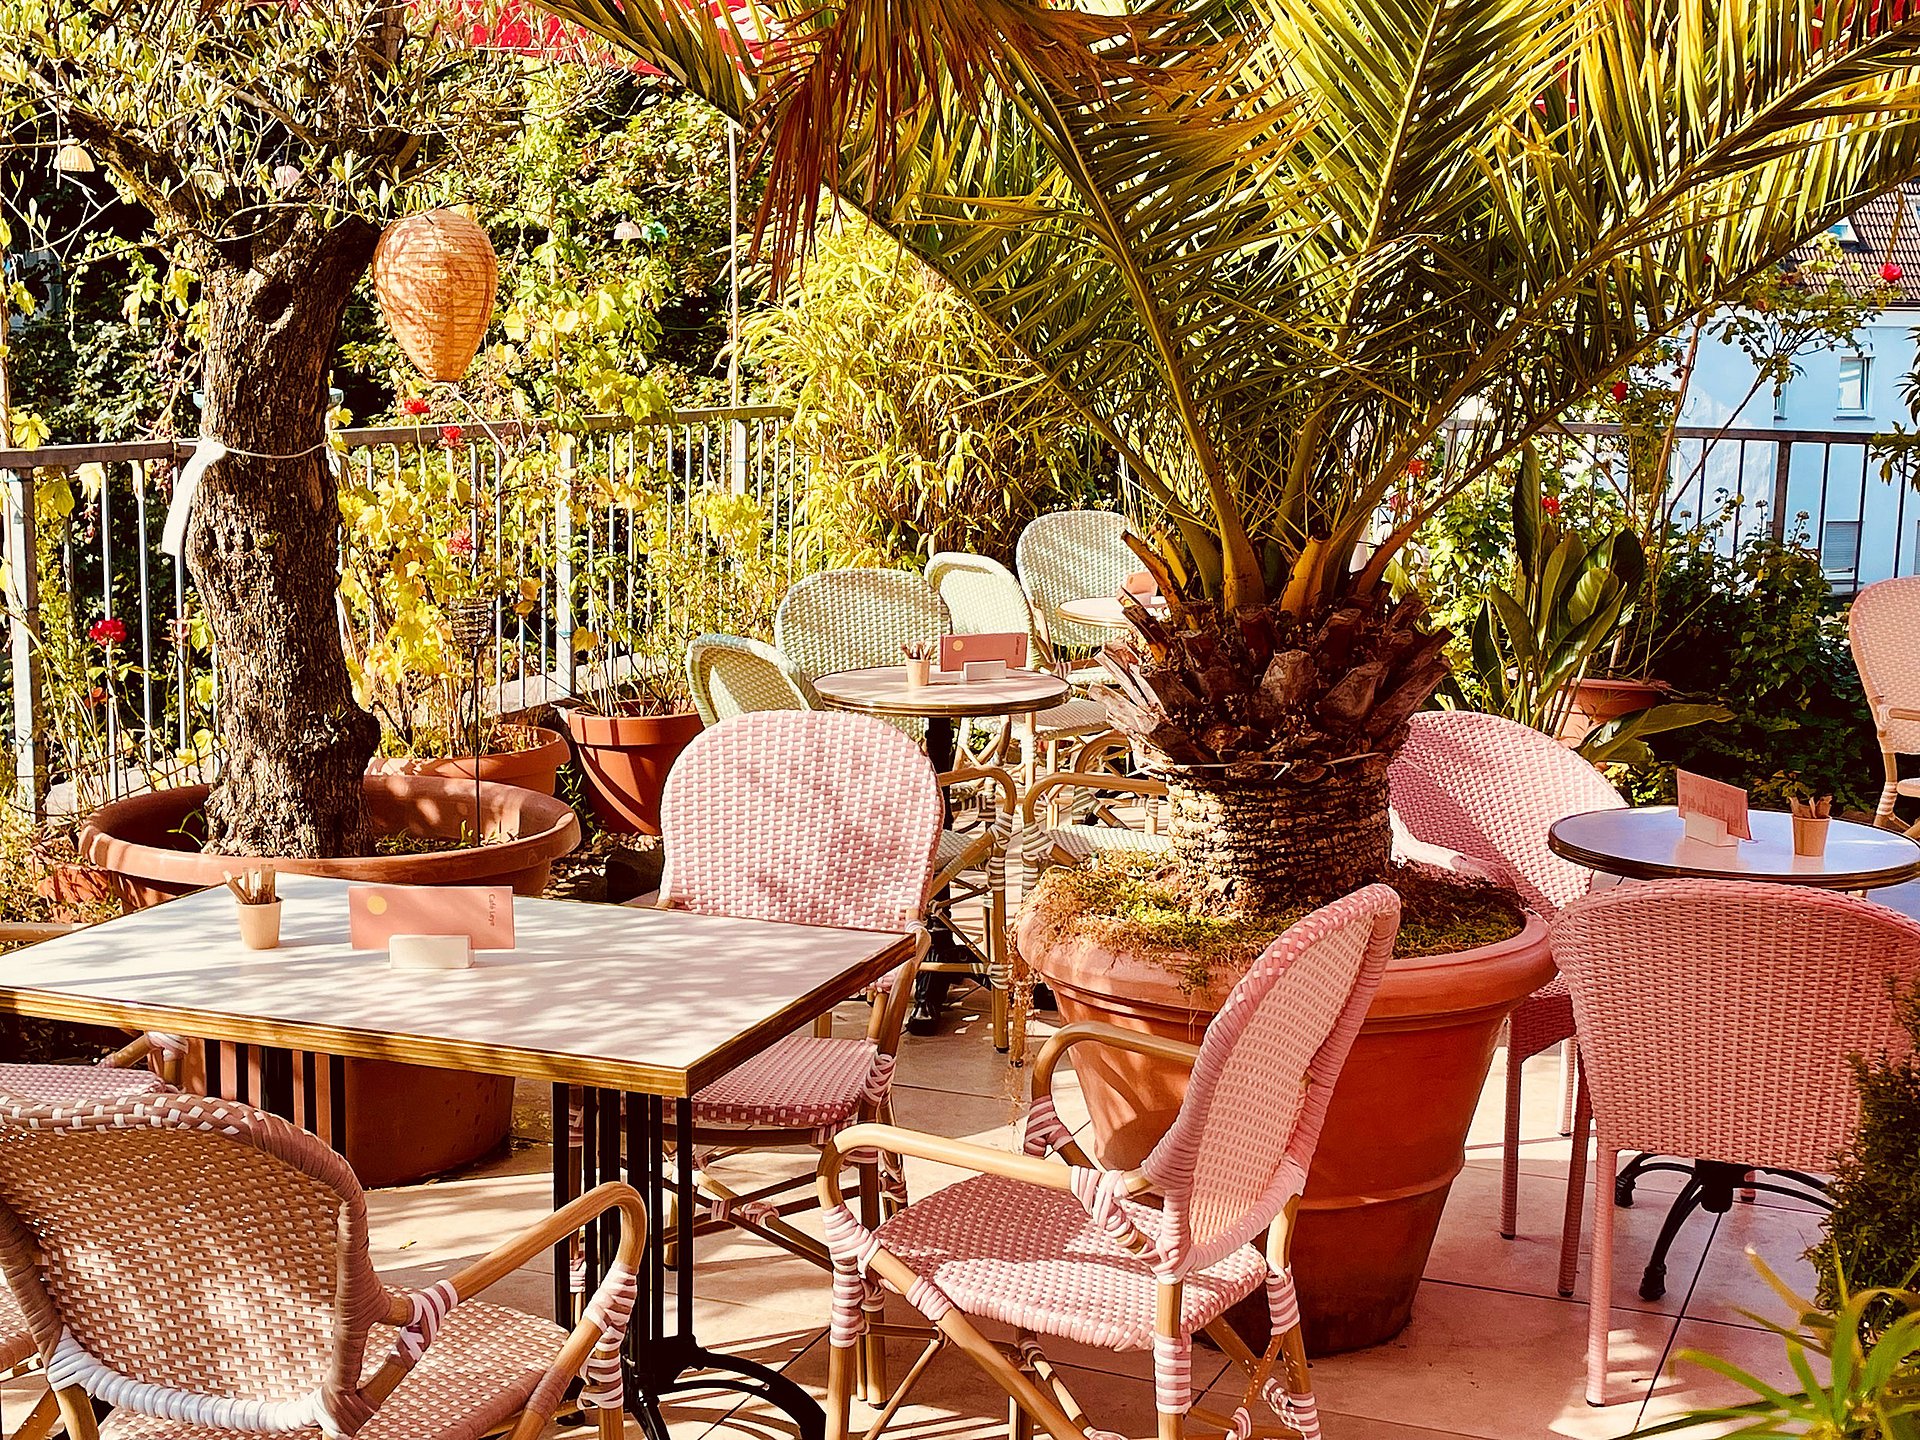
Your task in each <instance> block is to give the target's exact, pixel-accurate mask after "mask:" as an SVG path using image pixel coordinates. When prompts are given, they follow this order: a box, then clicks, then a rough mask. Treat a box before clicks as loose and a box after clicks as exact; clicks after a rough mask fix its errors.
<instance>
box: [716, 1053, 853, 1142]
mask: <svg viewBox="0 0 1920 1440" xmlns="http://www.w3.org/2000/svg"><path fill="white" fill-rule="evenodd" d="M887 1068H888V1069H891V1066H889V1067H887ZM880 1071H881V1065H880V1047H879V1046H878V1045H876V1044H874V1043H873V1041H871V1040H868V1039H865V1038H854V1037H850V1036H834V1037H831V1038H822V1037H819V1036H814V1035H789V1036H787V1038H786V1039H784V1040H782V1041H780V1043H779V1044H777V1045H775V1046H773V1047H772V1048H771V1049H767V1050H763V1051H761V1052H760V1053H759V1054H758V1055H756V1056H754V1057H753V1058H752V1059H751V1060H748V1061H747V1062H745V1063H744V1064H742V1065H740V1066H738V1067H737V1068H735V1069H733V1070H730V1071H728V1072H727V1073H726V1074H725V1075H723V1076H721V1077H720V1078H719V1079H718V1080H716V1081H714V1082H713V1084H711V1085H709V1086H707V1088H706V1089H704V1090H702V1091H701V1092H700V1093H699V1094H698V1095H696V1096H694V1097H693V1123H694V1124H696V1125H749V1126H758V1127H762V1128H768V1129H782V1130H790V1129H808V1130H821V1129H831V1128H833V1127H836V1126H839V1125H842V1124H845V1123H846V1122H848V1121H850V1120H851V1119H853V1117H854V1115H855V1113H856V1112H857V1111H858V1110H859V1108H860V1101H861V1100H862V1099H863V1098H864V1097H865V1096H866V1094H867V1092H868V1089H869V1087H870V1086H873V1085H875V1084H878V1083H880V1081H879V1079H878V1078H877V1077H878V1076H879V1074H880Z"/></svg>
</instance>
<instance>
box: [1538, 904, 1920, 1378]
mask: <svg viewBox="0 0 1920 1440" xmlns="http://www.w3.org/2000/svg"><path fill="white" fill-rule="evenodd" d="M1554 953H1555V954H1556V956H1557V957H1558V959H1559V962H1560V968H1561V972H1562V974H1564V975H1565V977H1566V981H1567V988H1568V989H1569V990H1570V991H1571V992H1572V995H1573V1007H1574V1014H1575V1016H1576V1017H1577V1019H1578V1020H1579V1024H1580V1046H1581V1054H1582V1059H1583V1064H1584V1068H1585V1071H1586V1080H1587V1083H1586V1086H1585V1087H1584V1088H1583V1089H1582V1091H1581V1098H1580V1114H1579V1116H1578V1117H1577V1119H1576V1125H1577V1126H1580V1127H1584V1124H1585V1121H1586V1118H1587V1114H1588V1112H1589V1111H1591V1114H1592V1118H1593V1121H1594V1124H1595V1127H1596V1129H1597V1130H1598V1135H1599V1149H1598V1156H1599V1158H1598V1161H1597V1163H1596V1164H1595V1167H1594V1174H1593V1204H1594V1213H1593V1258H1592V1263H1591V1265H1590V1267H1589V1270H1590V1273H1589V1276H1588V1281H1587V1307H1588V1327H1587V1400H1588V1402H1589V1403H1590V1404H1594V1405H1601V1404H1604V1403H1606V1382H1607V1330H1608V1312H1609V1306H1610V1302H1611V1296H1612V1293H1613V1211H1614V1206H1613V1204H1612V1199H1613V1193H1612V1192H1613V1179H1614V1170H1615V1166H1616V1164H1617V1162H1618V1158H1619V1155H1620V1152H1621V1151H1622V1150H1644V1151H1651V1152H1656V1153H1659V1154H1662V1155H1687V1156H1693V1157H1696V1158H1697V1159H1698V1160H1699V1161H1701V1162H1703V1168H1704V1167H1715V1168H1716V1169H1717V1171H1718V1176H1717V1182H1716V1183H1717V1184H1718V1187H1719V1189H1720V1191H1721V1203H1720V1204H1718V1205H1716V1206H1715V1207H1714V1208H1716V1209H1724V1208H1725V1206H1726V1204H1727V1203H1729V1202H1730V1200H1731V1193H1732V1190H1733V1189H1734V1188H1735V1187H1737V1186H1738V1185H1740V1184H1741V1183H1742V1181H1743V1180H1744V1179H1745V1178H1746V1177H1747V1172H1748V1171H1749V1170H1759V1171H1762V1172H1764V1171H1768V1170H1775V1171H1785V1172H1788V1173H1789V1174H1792V1173H1794V1172H1800V1171H1821V1170H1825V1169H1826V1168H1827V1167H1828V1166H1829V1165H1830V1164H1831V1163H1832V1158H1833V1155H1834V1153H1835V1152H1836V1151H1837V1150H1839V1149H1840V1148H1841V1147H1842V1146H1843V1145H1844V1144H1845V1142H1846V1140H1847V1136H1848V1134H1849V1132H1850V1131H1851V1130H1852V1128H1853V1124H1854V1120H1855V1117H1856V1110H1857V1101H1856V1098H1855V1092H1854V1087H1853V1081H1852V1076H1851V1072H1850V1071H1849V1069H1848V1066H1847V1057H1848V1055H1849V1054H1852V1053H1856V1052H1865V1053H1868V1054H1872V1053H1874V1052H1876V1051H1878V1050H1880V1049H1882V1048H1883V1047H1884V1048H1885V1049H1887V1050H1889V1051H1892V1052H1895V1053H1900V1052H1903V1051H1904V1050H1905V1049H1906V1047H1907V1044H1908V1041H1907V1038H1906V1035H1905V1034H1904V1032H1903V1031H1902V1030H1901V1028H1900V1026H1899V1024H1898V1022H1897V1020H1896V1017H1895V1015H1894V1009H1893V1005H1892V1002H1891V997H1890V994H1889V982H1895V981H1897V982H1899V983H1901V984H1911V983H1912V982H1913V981H1914V980H1915V979H1916V978H1920V924H1916V923H1915V922H1914V921H1912V920H1909V919H1907V918H1906V917H1905V916H1902V915H1898V914H1895V913H1894V912H1893V911H1891V910H1888V909H1886V908H1885V907H1884V906H1880V905H1875V904H1872V903H1871V902H1869V901H1865V900H1858V899H1854V898H1853V897H1851V896H1846V895H1835V894H1829V893H1826V892H1824V891H1809V890H1806V889H1804V888H1802V887H1799V886H1793V885H1760V884H1749V883H1746V882H1743V881H1727V880H1718V881H1715V880H1661V881H1654V882H1651V883H1648V884H1642V885H1624V886H1620V887H1618V888H1616V889H1612V890H1606V891H1601V892H1599V893H1596V894H1594V895H1590V896H1588V897H1586V898H1585V899H1582V900H1577V901H1575V902H1574V903H1573V904H1571V905H1569V906H1567V907H1566V908H1565V909H1564V910H1562V911H1561V912H1560V917H1559V919H1558V921H1557V922H1556V923H1555V926H1554ZM1582 1133H1584V1129H1583V1131H1582ZM1702 1178H1703V1177H1701V1176H1699V1175H1696V1176H1695V1177H1694V1178H1693V1179H1690V1181H1689V1190H1688V1191H1683V1192H1682V1196H1681V1202H1682V1203H1681V1204H1680V1205H1679V1206H1676V1209H1675V1212H1674V1216H1670V1217H1669V1220H1668V1225H1669V1228H1673V1227H1675V1226H1677V1223H1678V1220H1677V1219H1676V1218H1675V1217H1677V1216H1684V1214H1685V1213H1686V1212H1687V1210H1688V1209H1689V1208H1690V1206H1689V1205H1688V1204H1687V1201H1688V1198H1689V1194H1690V1193H1692V1194H1693V1195H1694V1196H1695V1197H1696V1198H1697V1197H1698V1194H1699V1193H1700V1191H1701V1189H1702V1185H1701V1180H1702ZM1753 1183H1754V1184H1755V1187H1756V1188H1761V1189H1777V1188H1780V1187H1778V1186H1774V1185H1772V1184H1770V1183H1769V1182H1768V1181H1766V1180H1765V1179H1759V1178H1756V1179H1755V1180H1754V1182H1753ZM1788 1193H1793V1192H1788ZM1581 1198H1582V1197H1581V1195H1580V1192H1579V1190H1578V1189H1574V1190H1571V1191H1570V1192H1569V1193H1568V1196H1567V1212H1568V1213H1567V1219H1568V1229H1569V1231H1570V1233H1571V1234H1573V1235H1577V1234H1578V1233H1579V1225H1580V1213H1579V1207H1580V1203H1581Z"/></svg>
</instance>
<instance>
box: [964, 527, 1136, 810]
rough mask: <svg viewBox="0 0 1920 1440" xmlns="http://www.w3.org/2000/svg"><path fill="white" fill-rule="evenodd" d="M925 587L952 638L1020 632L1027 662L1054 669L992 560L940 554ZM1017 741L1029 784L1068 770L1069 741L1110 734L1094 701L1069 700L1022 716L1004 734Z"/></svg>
mask: <svg viewBox="0 0 1920 1440" xmlns="http://www.w3.org/2000/svg"><path fill="white" fill-rule="evenodd" d="M927 583H928V584H929V585H931V586H933V588H934V590H935V591H937V592H938V594H939V596H940V599H941V601H942V603H944V604H945V605H946V607H947V614H948V615H949V616H950V617H951V619H952V624H953V633H954V634H956V635H981V634H1008V633H1023V634H1025V635H1026V637H1027V655H1028V663H1029V664H1031V665H1034V666H1036V667H1040V666H1051V665H1053V664H1054V656H1053V652H1052V650H1051V649H1050V648H1049V647H1048V645H1047V642H1046V640H1045V638H1044V637H1042V635H1041V634H1040V630H1039V627H1038V626H1037V625H1035V624H1034V621H1033V611H1032V609H1031V608H1030V607H1029V606H1028V604H1027V597H1026V593H1025V592H1024V591H1023V590H1021V588H1020V581H1019V580H1018V579H1017V578H1016V577H1015V576H1014V573H1013V572H1012V571H1011V570H1009V569H1007V567H1006V566H1004V565H1002V564H1001V563H1000V562H999V561H998V560H991V559H988V558H987V557H986V556H985V555H969V554H964V553H962V552H960V551H955V550H944V551H942V552H941V553H940V554H938V555H935V556H934V557H933V558H932V559H931V560H929V561H927ZM1006 733H1008V734H1010V735H1017V736H1018V737H1019V739H1020V752H1021V753H1020V778H1021V780H1022V782H1023V783H1025V784H1029V785H1031V784H1032V783H1033V781H1034V778H1035V776H1036V775H1037V774H1038V773H1039V771H1040V769H1041V768H1042V767H1043V766H1044V768H1046V769H1048V770H1060V769H1065V768H1068V766H1069V765H1070V763H1071V761H1070V756H1071V753H1072V750H1073V749H1074V748H1075V747H1074V746H1073V744H1072V742H1075V741H1086V740H1089V739H1092V738H1093V737H1096V736H1101V735H1111V734H1113V733H1114V732H1113V728H1112V724H1111V722H1110V721H1109V720H1108V719H1107V707H1106V706H1105V705H1102V704H1101V703H1100V702H1099V701H1098V700H1089V699H1084V698H1079V699H1072V700H1068V701H1066V702H1065V703H1064V704H1060V705H1056V706H1054V707H1053V708H1052V709H1051V710H1043V711H1041V712H1040V713H1038V714H1035V715H1025V716H1022V717H1021V719H1020V721H1019V723H1018V724H1009V725H1008V726H1007V732H1006Z"/></svg>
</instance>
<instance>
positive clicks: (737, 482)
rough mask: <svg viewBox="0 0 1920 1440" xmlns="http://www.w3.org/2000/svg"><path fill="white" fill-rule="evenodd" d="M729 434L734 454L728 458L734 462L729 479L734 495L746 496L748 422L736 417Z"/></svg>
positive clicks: (730, 447)
mask: <svg viewBox="0 0 1920 1440" xmlns="http://www.w3.org/2000/svg"><path fill="white" fill-rule="evenodd" d="M727 433H728V435H729V437H730V441H731V443H730V446H729V449H730V450H731V452H732V453H731V454H730V455H729V456H728V459H729V460H730V461H731V462H732V464H731V467H730V468H731V471H732V473H731V476H730V477H729V478H730V480H731V482H732V485H733V493H734V494H736V495H744V494H746V493H747V489H748V485H747V460H748V455H747V448H748V441H747V422H746V421H744V420H742V419H740V418H739V417H738V416H735V417H734V419H733V421H732V423H731V424H729V425H728V426H727Z"/></svg>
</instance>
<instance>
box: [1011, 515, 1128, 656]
mask: <svg viewBox="0 0 1920 1440" xmlns="http://www.w3.org/2000/svg"><path fill="white" fill-rule="evenodd" d="M1131 528H1132V527H1131V526H1129V525H1128V523H1127V517H1126V516H1124V515H1119V514H1116V513H1114V512H1113V511H1110V510H1056V511H1054V512H1053V513H1052V514H1050V515H1041V516H1039V517H1038V518H1036V519H1035V520H1034V521H1033V522H1032V523H1031V524H1030V525H1028V526H1027V528H1026V529H1024V530H1022V531H1021V532H1020V539H1019V541H1018V542H1017V543H1016V545H1015V546H1014V568H1015V569H1017V570H1018V571H1019V572H1020V584H1021V586H1022V588H1024V589H1025V590H1026V592H1027V599H1028V600H1030V601H1032V602H1033V613H1034V617H1035V618H1036V619H1037V620H1038V621H1039V622H1040V628H1041V632H1042V633H1043V634H1044V635H1045V636H1046V638H1047V643H1048V644H1050V645H1051V646H1053V648H1054V650H1055V651H1056V652H1060V653H1062V654H1063V655H1070V654H1085V653H1087V652H1089V651H1093V650H1097V649H1099V648H1100V647H1101V646H1102V645H1104V644H1106V642H1107V641H1108V640H1110V639H1111V638H1112V636H1111V635H1109V634H1108V633H1107V632H1106V631H1104V630H1099V629H1095V628H1094V627H1092V626H1090V625H1078V624H1075V623H1074V622H1073V621H1071V620H1065V619H1062V618H1061V616H1060V607H1061V606H1062V605H1064V604H1066V603H1067V602H1068V601H1070V600H1085V599H1088V598H1089V597H1091V596H1097V595H1099V596H1104V595H1113V594H1115V593H1117V592H1118V591H1119V589H1120V584H1121V582H1122V581H1123V580H1125V579H1126V578H1127V576H1129V575H1131V574H1133V573H1134V572H1135V571H1137V570H1139V569H1141V568H1143V567H1142V566H1141V564H1140V557H1139V556H1137V555H1135V554H1134V553H1133V551H1131V550H1129V549H1128V548H1127V542H1126V535H1127V531H1128V530H1129V529H1131Z"/></svg>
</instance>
